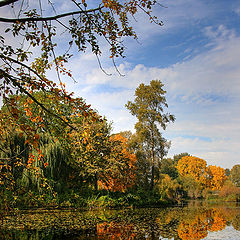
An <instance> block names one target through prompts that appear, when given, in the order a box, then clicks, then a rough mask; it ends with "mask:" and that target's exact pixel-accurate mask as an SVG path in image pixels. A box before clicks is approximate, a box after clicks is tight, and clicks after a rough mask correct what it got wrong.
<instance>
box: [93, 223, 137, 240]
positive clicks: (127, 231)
mask: <svg viewBox="0 0 240 240" xmlns="http://www.w3.org/2000/svg"><path fill="white" fill-rule="evenodd" d="M134 230H135V229H134V226H133V225H132V224H123V225H122V224H119V223H118V224H116V223H114V222H110V223H107V222H104V223H99V224H97V235H98V236H103V237H104V239H113V240H114V239H126V240H133V239H135V237H136V233H135V232H134Z"/></svg>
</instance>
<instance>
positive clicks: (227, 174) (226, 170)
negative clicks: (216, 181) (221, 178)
mask: <svg viewBox="0 0 240 240" xmlns="http://www.w3.org/2000/svg"><path fill="white" fill-rule="evenodd" d="M230 174H231V172H230V169H229V168H226V169H225V175H226V176H227V177H229V176H230Z"/></svg>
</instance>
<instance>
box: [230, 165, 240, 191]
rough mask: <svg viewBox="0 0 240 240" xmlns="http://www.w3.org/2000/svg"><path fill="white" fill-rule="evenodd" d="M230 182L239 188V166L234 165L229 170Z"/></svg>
mask: <svg viewBox="0 0 240 240" xmlns="http://www.w3.org/2000/svg"><path fill="white" fill-rule="evenodd" d="M231 180H232V182H233V183H234V184H235V185H236V186H238V187H240V164H237V165H234V166H233V168H232V169H231Z"/></svg>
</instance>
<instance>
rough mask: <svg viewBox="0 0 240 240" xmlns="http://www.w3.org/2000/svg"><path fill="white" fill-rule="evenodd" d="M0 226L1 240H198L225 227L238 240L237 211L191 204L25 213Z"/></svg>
mask: <svg viewBox="0 0 240 240" xmlns="http://www.w3.org/2000/svg"><path fill="white" fill-rule="evenodd" d="M199 204H200V205H199ZM0 226H2V227H0V239H3V240H10V239H13V240H26V239H31V240H45V239H46V240H52V239H66V240H67V239H71V240H81V239H92V240H95V239H96V240H102V239H124V240H134V239H149V240H155V239H174V240H176V239H181V240H200V239H207V236H208V235H209V234H212V233H214V232H218V234H221V231H222V230H224V229H225V228H226V226H229V227H230V228H231V229H232V232H233V231H234V234H235V235H236V234H239V239H240V208H239V207H238V206H233V205H229V206H226V205H225V206H209V205H203V204H202V203H199V202H195V203H191V204H189V206H187V207H181V208H180V207H175V208H167V209H138V210H122V211H116V210H115V211H96V212H93V211H92V212H90V211H88V212H78V211H41V212H31V213H30V212H25V213H21V214H20V213H19V214H17V215H13V216H8V217H7V218H5V219H3V221H2V224H1V225H0ZM234 229H235V230H234ZM237 231H238V232H237ZM230 234H231V233H230ZM218 236H219V235H218ZM229 238H230V236H229Z"/></svg>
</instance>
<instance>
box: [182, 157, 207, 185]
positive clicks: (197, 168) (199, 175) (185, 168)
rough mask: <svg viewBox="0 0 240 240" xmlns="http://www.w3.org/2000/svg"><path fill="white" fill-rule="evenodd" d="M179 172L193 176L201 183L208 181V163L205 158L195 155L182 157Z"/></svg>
mask: <svg viewBox="0 0 240 240" xmlns="http://www.w3.org/2000/svg"><path fill="white" fill-rule="evenodd" d="M177 169H178V172H179V174H180V175H181V176H187V175H190V176H192V177H193V178H194V179H195V180H196V181H197V182H199V183H201V184H205V183H206V169H207V163H206V161H205V160H203V159H201V158H198V157H193V156H185V157H182V158H181V159H180V160H179V161H178V164H177Z"/></svg>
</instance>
